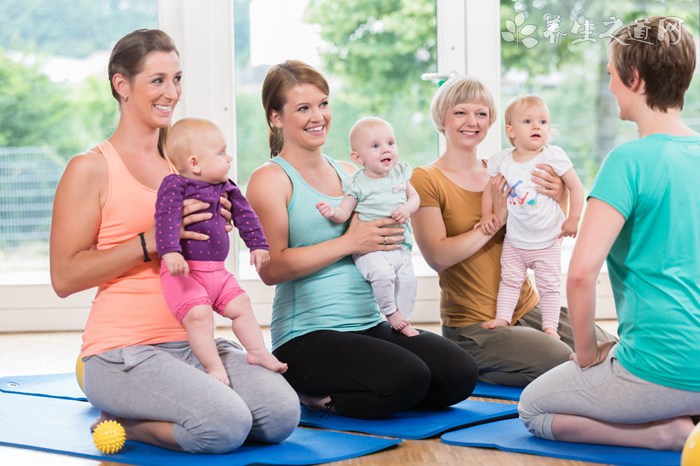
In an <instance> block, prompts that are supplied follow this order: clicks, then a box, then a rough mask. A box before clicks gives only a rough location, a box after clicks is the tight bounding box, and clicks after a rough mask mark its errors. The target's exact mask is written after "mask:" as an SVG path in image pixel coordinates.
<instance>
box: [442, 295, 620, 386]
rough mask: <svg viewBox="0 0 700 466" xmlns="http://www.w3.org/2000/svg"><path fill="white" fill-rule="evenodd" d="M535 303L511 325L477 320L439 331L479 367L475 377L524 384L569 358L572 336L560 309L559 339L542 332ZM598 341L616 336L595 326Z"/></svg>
mask: <svg viewBox="0 0 700 466" xmlns="http://www.w3.org/2000/svg"><path fill="white" fill-rule="evenodd" d="M541 328H542V313H541V312H540V309H539V307H538V306H535V307H534V308H533V309H532V310H531V311H530V312H528V313H527V314H525V316H523V317H522V318H521V319H520V320H518V321H517V322H516V323H515V325H513V326H508V327H497V328H495V329H493V330H488V329H485V328H482V327H481V323H478V324H474V325H470V326H467V327H446V326H443V327H442V334H443V335H444V336H445V338H447V339H448V340H452V341H454V342H455V343H457V344H458V345H459V346H461V347H462V348H464V349H465V350H467V352H469V354H471V355H472V357H473V358H474V360H475V361H476V364H477V366H478V367H479V380H482V381H484V382H491V383H496V384H501V385H511V386H515V387H524V386H526V385H527V384H529V383H530V382H532V381H533V380H535V379H536V378H537V377H539V376H540V375H542V374H544V373H545V372H547V371H548V370H550V369H552V368H553V367H556V366H558V365H559V364H562V363H564V362H566V361H568V360H569V355H570V354H571V353H572V351H573V349H572V348H573V346H574V337H573V333H572V331H571V321H570V320H569V311H568V310H567V309H566V308H565V307H562V308H561V312H560V314H559V327H558V328H557V332H558V333H559V335H560V336H561V340H558V339H556V338H554V337H551V336H549V335H547V334H546V333H544V332H542V330H541ZM596 339H597V340H598V342H599V343H603V342H608V341H617V339H616V338H615V337H614V336H612V335H610V334H609V333H607V332H605V331H604V330H603V329H601V328H599V327H597V326H596Z"/></svg>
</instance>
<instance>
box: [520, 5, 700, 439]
mask: <svg viewBox="0 0 700 466" xmlns="http://www.w3.org/2000/svg"><path fill="white" fill-rule="evenodd" d="M647 21H648V23H647ZM677 21H678V18H661V17H657V18H651V19H649V20H645V25H646V26H649V27H650V30H649V37H650V38H652V40H654V41H656V43H654V44H648V43H645V42H640V41H637V40H634V38H632V37H630V36H629V35H628V34H629V31H631V30H633V27H634V24H633V25H631V26H629V27H627V28H620V29H619V30H618V32H617V33H616V34H615V36H614V37H613V39H612V40H611V41H610V45H609V55H610V61H609V64H608V72H609V74H610V91H611V92H612V93H613V95H614V96H615V98H616V100H617V103H618V106H619V107H620V118H621V119H622V120H628V121H633V122H634V123H636V124H637V128H638V130H639V135H640V139H637V140H635V141H631V142H628V143H626V144H623V145H621V146H619V147H618V148H616V149H615V150H613V151H612V152H611V153H610V154H609V155H608V156H607V158H606V159H605V161H604V163H603V165H602V166H601V168H600V172H599V173H598V176H597V178H596V181H595V184H594V186H593V189H592V191H591V194H590V197H589V201H588V206H587V209H586V213H585V215H584V217H583V224H582V226H581V230H580V234H579V238H578V240H577V242H576V247H575V249H574V253H573V256H572V259H571V264H570V266H569V275H568V283H567V297H568V301H569V314H570V316H571V323H572V325H573V329H574V342H575V346H576V348H575V349H576V352H575V354H574V356H573V358H572V359H573V360H572V361H569V362H567V363H565V364H562V365H560V366H558V367H556V368H554V369H552V370H551V371H549V372H547V373H545V374H544V375H542V376H541V377H540V378H538V379H537V380H535V381H534V382H533V383H532V384H530V386H528V387H527V388H526V389H525V391H524V392H523V395H522V398H521V402H520V406H519V410H520V417H521V419H522V420H523V422H524V423H525V425H526V426H527V427H528V429H529V430H530V431H531V432H533V433H534V434H535V435H537V436H539V437H544V438H548V439H551V440H561V441H568V442H583V443H600V444H609V445H622V446H635V447H645V448H654V449H663V450H681V449H682V447H683V444H684V442H685V440H686V438H687V437H688V436H689V435H690V432H691V431H692V429H693V426H694V422H697V416H698V415H700V284H699V282H700V195H698V191H697V189H698V180H700V134H698V133H697V132H696V131H694V130H693V129H691V128H690V127H688V126H687V125H686V124H685V123H684V122H683V120H682V119H681V109H682V108H683V100H684V95H685V92H686V90H687V89H688V87H689V85H690V82H691V80H692V75H693V71H694V69H695V60H696V58H695V45H694V42H693V38H692V36H691V35H690V33H689V32H688V30H687V29H686V28H685V27H683V26H682V25H681V24H680V23H678V22H677ZM606 256H607V264H608V272H609V274H610V281H611V284H612V288H613V293H614V295H615V304H616V308H617V315H618V320H619V326H618V333H619V336H620V342H619V343H618V344H616V345H613V344H605V345H601V346H598V345H596V341H595V336H594V333H593V321H594V318H595V283H596V278H597V275H598V272H599V271H600V268H601V267H602V265H603V261H604V260H605V258H606Z"/></svg>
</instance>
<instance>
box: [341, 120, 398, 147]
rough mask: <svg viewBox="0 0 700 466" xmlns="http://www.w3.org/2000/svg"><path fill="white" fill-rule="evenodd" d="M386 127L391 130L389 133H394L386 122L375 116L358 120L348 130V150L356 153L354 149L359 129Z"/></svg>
mask: <svg viewBox="0 0 700 466" xmlns="http://www.w3.org/2000/svg"><path fill="white" fill-rule="evenodd" d="M380 125H381V126H388V127H389V128H391V131H392V132H393V131H394V127H393V126H391V125H390V124H389V122H388V121H386V120H385V119H383V118H379V117H376V116H369V117H364V118H360V119H359V120H357V121H356V122H355V124H354V125H352V128H350V150H351V151H353V152H357V150H356V147H357V138H358V137H359V134H358V133H359V132H360V130H361V129H363V128H366V127H367V126H380Z"/></svg>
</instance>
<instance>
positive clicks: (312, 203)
mask: <svg viewBox="0 0 700 466" xmlns="http://www.w3.org/2000/svg"><path fill="white" fill-rule="evenodd" d="M271 160H272V162H274V163H277V164H278V165H279V166H280V167H282V169H284V171H285V172H286V173H287V176H289V179H290V180H291V182H292V189H293V192H292V198H291V199H290V201H289V206H287V213H288V215H289V247H292V248H298V247H304V246H311V245H313V244H317V243H321V242H323V241H328V240H330V239H333V238H337V237H338V236H340V235H342V234H343V233H345V230H346V229H347V226H348V225H347V223H343V224H337V223H335V222H333V221H331V220H329V219H327V218H324V217H323V215H321V214H320V213H319V212H318V210H316V203H317V202H319V201H325V202H328V203H329V204H331V205H335V206H337V205H338V204H340V201H341V199H342V197H329V196H326V195H324V194H321V193H319V192H318V191H316V190H314V189H313V188H312V187H311V186H309V184H308V183H306V181H304V179H303V178H302V176H301V175H300V174H299V173H298V172H297V171H296V170H295V169H294V167H292V166H291V165H290V164H289V162H287V161H286V160H285V159H283V158H282V157H279V156H278V157H274V158H273V159H271ZM326 160H328V162H329V163H330V164H331V165H332V166H333V167H334V168H335V170H336V173H338V176H339V177H340V178H342V177H343V176H344V175H345V174H344V173H343V170H342V168H341V167H340V166H339V165H338V164H337V163H336V162H335V161H334V160H333V159H331V158H330V157H326ZM382 321H383V319H382V317H381V314H380V313H379V307H378V306H377V301H376V300H375V299H374V295H373V294H372V287H371V286H370V284H369V283H368V282H367V281H366V280H365V279H364V278H363V277H362V275H360V272H359V271H358V270H357V267H356V266H355V263H354V262H353V260H352V257H351V256H346V257H344V258H342V259H341V260H339V261H338V262H336V263H334V264H331V265H329V266H327V267H325V268H323V269H321V270H319V271H317V272H315V273H312V274H310V275H307V276H306V277H303V278H299V279H296V280H290V281H288V282H284V283H280V284H278V285H277V286H276V287H275V297H274V300H273V302H272V322H271V324H270V334H271V336H272V349H273V350H274V349H276V348H279V347H280V346H282V345H283V344H284V343H286V342H288V341H289V340H291V339H293V338H296V337H298V336H301V335H304V334H305V333H309V332H313V331H316V330H338V331H356V330H364V329H367V328H370V327H374V326H375V325H379V324H380V323H381V322H382Z"/></svg>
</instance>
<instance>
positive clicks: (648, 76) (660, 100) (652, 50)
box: [608, 16, 696, 112]
mask: <svg viewBox="0 0 700 466" xmlns="http://www.w3.org/2000/svg"><path fill="white" fill-rule="evenodd" d="M678 19H679V18H671V17H667V16H655V17H652V18H650V19H649V20H648V22H647V21H646V20H645V21H644V25H645V26H648V27H649V38H650V40H655V41H656V42H654V43H653V44H649V43H646V42H640V41H637V40H631V39H630V37H629V34H630V32H629V29H630V28H633V27H634V25H635V24H636V22H634V23H632V24H631V25H629V26H627V27H623V28H620V29H618V30H617V32H616V33H615V35H614V36H613V37H611V38H610V41H609V42H608V51H609V54H610V59H611V61H612V63H613V64H614V66H615V70H616V71H617V74H618V75H619V76H620V80H621V81H622V83H623V84H624V85H625V86H627V87H630V86H631V85H632V81H633V80H634V77H635V71H636V72H638V73H639V79H641V80H643V81H644V84H645V87H644V94H645V95H646V103H647V105H648V106H649V108H651V109H658V110H660V111H662V112H666V111H667V110H668V109H669V108H678V109H681V110H682V109H683V102H684V97H685V92H686V91H687V90H688V87H689V86H690V82H691V81H692V79H693V71H694V70H695V60H696V56H695V42H694V41H693V36H692V35H691V34H690V32H689V31H688V29H687V28H684V27H683V26H682V24H679V23H678V21H677V20H678ZM667 24H674V26H675V27H676V29H673V28H669V29H671V30H669V29H667V28H666V25H667ZM676 31H677V32H676ZM618 40H619V41H621V42H622V44H621V43H619V42H618ZM623 44H624V45H623Z"/></svg>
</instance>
